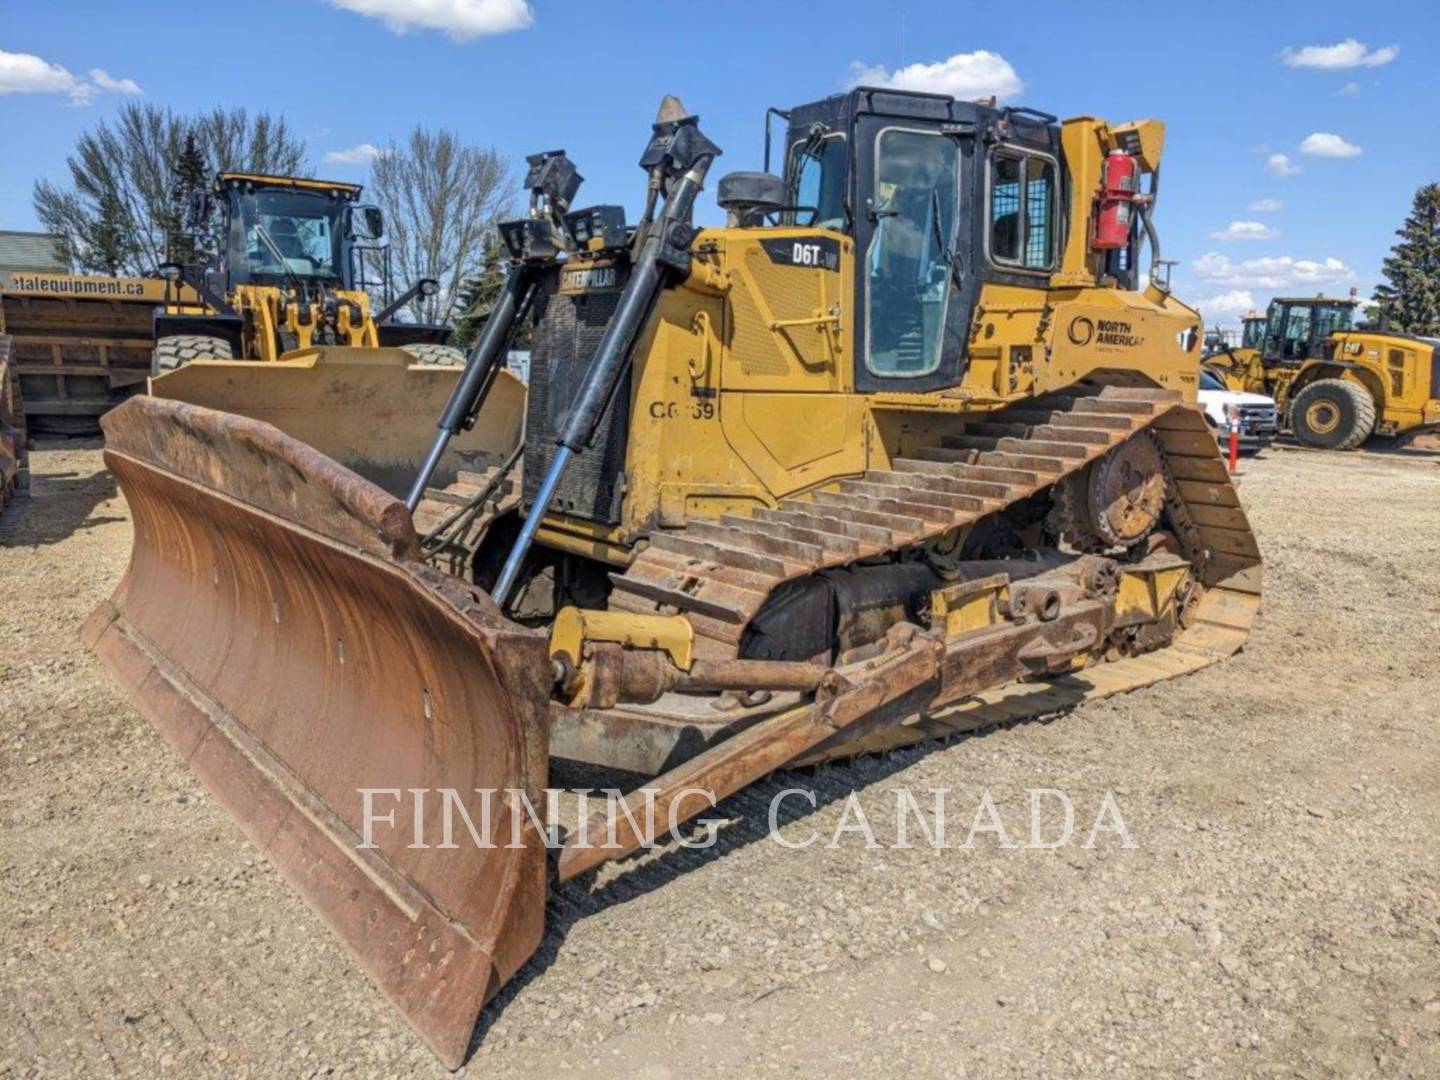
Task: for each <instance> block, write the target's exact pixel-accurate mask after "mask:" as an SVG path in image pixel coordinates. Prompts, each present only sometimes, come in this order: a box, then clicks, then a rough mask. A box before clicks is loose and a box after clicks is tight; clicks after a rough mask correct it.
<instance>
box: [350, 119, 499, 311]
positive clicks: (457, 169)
mask: <svg viewBox="0 0 1440 1080" xmlns="http://www.w3.org/2000/svg"><path fill="white" fill-rule="evenodd" d="M514 186H515V185H514V178H513V177H512V175H511V170H510V162H509V161H508V160H507V159H506V158H505V157H503V156H502V155H501V154H499V153H498V152H497V151H496V150H495V149H494V148H492V147H479V146H467V145H465V144H464V143H462V142H461V141H460V140H459V138H458V137H456V135H455V134H454V133H453V132H450V131H446V130H444V129H441V130H438V131H432V130H429V129H427V128H425V127H423V126H421V125H416V127H415V129H414V130H413V131H411V132H410V135H409V136H408V137H407V138H406V139H405V141H404V142H403V143H397V142H396V141H395V140H393V139H392V140H391V141H390V143H389V145H388V146H386V147H385V148H384V149H383V150H382V151H381V153H380V155H379V156H378V157H376V159H375V161H374V164H372V165H371V172H370V188H369V195H370V197H371V198H373V199H374V200H375V202H376V204H377V205H379V207H380V209H381V210H383V211H384V213H385V225H386V229H387V230H388V232H389V239H390V253H391V259H392V269H393V270H394V272H395V276H396V279H397V281H396V284H397V285H398V286H399V288H401V289H405V288H408V287H409V286H410V285H412V284H414V283H415V282H416V281H419V280H420V279H421V278H434V279H435V280H436V281H438V282H439V283H440V292H439V294H438V295H436V296H433V297H428V298H427V297H417V298H416V299H415V301H414V302H412V304H411V305H410V307H411V311H412V313H413V314H414V316H415V317H416V319H418V320H419V321H421V322H434V323H445V322H449V321H450V320H451V319H452V318H453V317H454V315H455V314H456V309H457V307H458V306H459V305H460V304H461V302H462V294H463V292H464V289H463V288H462V286H463V284H464V282H465V281H466V280H468V279H469V278H472V277H474V276H475V275H477V274H478V273H480V271H481V269H482V268H483V265H484V262H485V238H486V236H487V234H488V233H489V232H490V230H492V229H493V228H494V226H495V223H496V222H497V221H498V220H500V219H501V218H502V217H503V216H504V215H505V214H506V213H508V211H509V208H510V205H511V200H512V198H513V194H514Z"/></svg>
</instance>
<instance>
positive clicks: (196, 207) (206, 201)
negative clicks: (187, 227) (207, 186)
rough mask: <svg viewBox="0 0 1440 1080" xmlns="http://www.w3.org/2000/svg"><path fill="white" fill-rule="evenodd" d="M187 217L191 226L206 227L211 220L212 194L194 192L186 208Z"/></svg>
mask: <svg viewBox="0 0 1440 1080" xmlns="http://www.w3.org/2000/svg"><path fill="white" fill-rule="evenodd" d="M185 214H186V217H187V218H188V219H189V224H191V225H204V224H205V223H206V222H207V221H208V220H210V193H209V192H208V191H192V192H191V193H190V201H189V204H188V205H187V206H186V207H185Z"/></svg>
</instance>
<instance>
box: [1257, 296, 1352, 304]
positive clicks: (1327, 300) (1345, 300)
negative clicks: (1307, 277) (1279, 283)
mask: <svg viewBox="0 0 1440 1080" xmlns="http://www.w3.org/2000/svg"><path fill="white" fill-rule="evenodd" d="M1270 302H1271V303H1272V304H1357V305H1358V304H1359V303H1360V301H1359V300H1357V299H1356V298H1355V297H1353V296H1277V297H1275V298H1274V299H1272V300H1271V301H1270Z"/></svg>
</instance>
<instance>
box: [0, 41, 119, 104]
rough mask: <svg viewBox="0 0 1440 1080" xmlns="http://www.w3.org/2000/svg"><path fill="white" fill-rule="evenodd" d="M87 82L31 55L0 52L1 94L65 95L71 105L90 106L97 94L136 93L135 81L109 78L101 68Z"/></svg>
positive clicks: (92, 73) (62, 68)
mask: <svg viewBox="0 0 1440 1080" xmlns="http://www.w3.org/2000/svg"><path fill="white" fill-rule="evenodd" d="M90 79H91V81H90V82H86V81H85V80H84V79H82V78H80V77H79V76H77V75H74V74H72V73H71V72H70V71H69V70H68V69H67V68H64V67H61V66H60V65H59V64H52V63H50V61H48V60H42V59H41V58H40V57H38V56H34V55H32V54H31V53H12V52H5V51H4V50H3V49H0V94H67V95H69V97H70V102H71V104H73V105H89V104H90V102H91V101H93V100H94V98H95V95H96V94H98V93H102V92H104V93H112V94H139V93H141V90H140V85H139V83H137V82H136V81H135V80H134V79H124V78H121V79H116V78H112V77H111V76H110V75H109V74H108V73H107V72H106V71H105V70H104V69H103V68H93V69H91V71H90Z"/></svg>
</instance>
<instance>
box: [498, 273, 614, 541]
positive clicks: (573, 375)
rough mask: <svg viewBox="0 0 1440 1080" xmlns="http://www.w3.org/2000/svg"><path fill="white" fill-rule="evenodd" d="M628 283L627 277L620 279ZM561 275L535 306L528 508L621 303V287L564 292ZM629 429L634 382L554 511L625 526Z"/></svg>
mask: <svg viewBox="0 0 1440 1080" xmlns="http://www.w3.org/2000/svg"><path fill="white" fill-rule="evenodd" d="M618 276H619V278H620V282H619V283H620V284H623V280H624V276H625V275H624V274H623V272H622V273H621V274H620V275H618ZM558 282H559V277H558V272H557V273H554V274H552V275H551V276H550V277H549V279H548V280H547V281H545V282H544V283H542V286H541V293H540V295H539V296H538V297H537V299H536V305H537V308H538V310H537V314H536V326H535V334H534V339H533V341H532V343H531V347H530V394H529V400H528V403H527V405H526V413H525V482H524V487H523V493H524V502H525V506H526V508H527V509H528V508H529V507H530V506H531V505H532V504H533V503H534V500H535V493H536V491H537V489H538V488H539V487H540V482H541V480H542V479H543V478H544V476H545V472H546V471H547V470H548V469H549V467H550V460H551V458H553V457H554V456H555V439H556V437H557V436H558V435H559V434H560V432H561V430H562V429H563V428H564V426H565V419H566V417H567V416H568V415H569V414H570V406H571V403H572V402H574V400H575V397H576V394H577V393H578V391H579V389H580V385H581V383H582V382H583V381H584V378H585V374H586V372H587V371H588V370H589V368H590V361H591V359H592V358H593V357H594V355H595V351H596V349H597V348H598V347H599V345H600V339H601V337H602V336H604V333H605V328H606V326H608V325H609V323H610V320H611V319H612V318H613V317H614V315H615V308H616V306H617V304H618V303H619V300H620V291H619V289H618V288H614V289H608V290H604V291H595V292H563V293H562V292H558V291H557V285H558ZM629 427H630V376H629V375H628V374H627V375H626V376H625V378H624V379H623V380H622V382H621V384H620V388H619V390H618V391H617V392H616V394H615V397H614V400H612V401H611V403H610V407H609V408H608V409H606V411H605V415H604V417H603V418H602V419H601V421H600V428H599V430H598V431H597V432H596V436H595V442H594V445H593V446H592V447H590V448H588V449H586V450H585V451H584V453H582V454H580V455H579V456H577V457H575V458H573V459H572V460H571V462H570V465H569V467H568V468H567V469H566V470H565V475H564V477H563V478H562V479H561V481H560V486H559V487H558V488H557V489H556V492H555V500H554V502H552V503H551V504H550V508H551V510H552V511H554V512H556V513H562V514H566V515H568V516H571V517H577V518H583V519H584V520H586V521H594V522H597V523H600V524H603V525H618V524H619V523H620V504H621V499H622V498H623V495H624V482H623V481H624V472H625V442H626V436H627V433H628V431H629Z"/></svg>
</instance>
